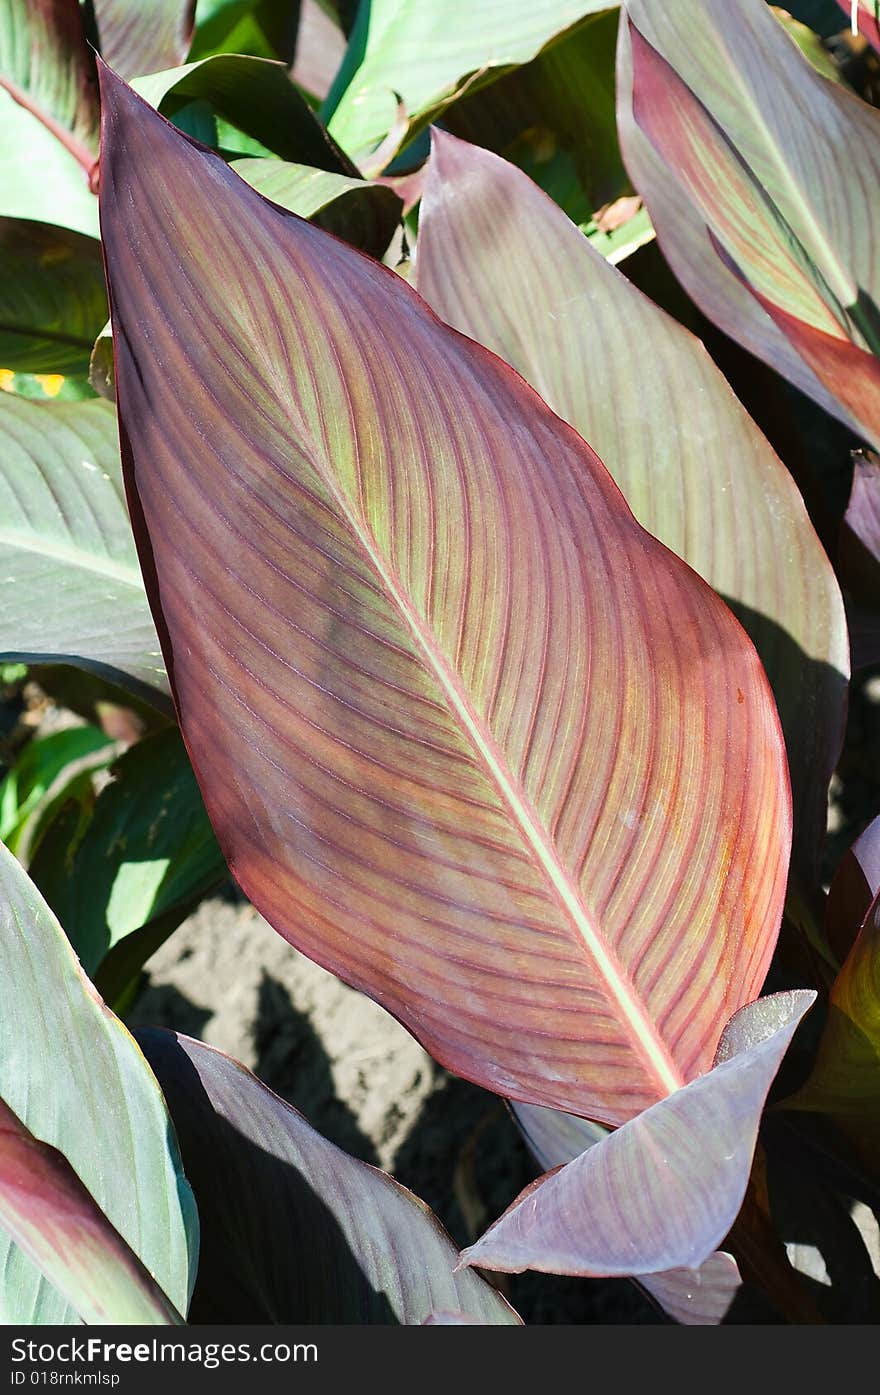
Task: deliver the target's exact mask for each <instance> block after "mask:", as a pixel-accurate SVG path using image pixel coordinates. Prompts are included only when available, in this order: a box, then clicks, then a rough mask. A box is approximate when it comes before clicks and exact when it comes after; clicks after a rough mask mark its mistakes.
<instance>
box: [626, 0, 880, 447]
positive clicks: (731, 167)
mask: <svg viewBox="0 0 880 1395" xmlns="http://www.w3.org/2000/svg"><path fill="white" fill-rule="evenodd" d="M627 15H628V23H626V24H622V25H621V28H620V44H619V52H618V123H619V128H620V134H621V143H622V148H623V153H624V158H625V159H626V162H627V166H628V168H629V171H630V174H631V176H632V178H633V180H634V182H635V184H636V187H637V188H638V189H639V191H640V192H641V193H642V195H643V196H644V198H645V200H646V202H647V204H648V208H649V210H650V212H651V216H652V219H653V221H654V225H655V227H656V229H657V235H658V238H659V240H660V245H661V247H662V248H663V250H664V252H665V254H666V257H667V259H668V260H669V262H670V264H671V265H672V267H673V270H674V271H675V272H676V275H677V276H678V277H679V279H680V280H681V281H682V283H683V284H684V286H685V288H686V289H687V290H688V292H689V293H690V294H691V295H692V296H693V298H694V299H695V300H696V302H697V304H698V305H699V306H700V307H701V309H702V310H703V311H704V312H705V313H706V314H707V315H708V316H709V317H710V318H711V319H713V320H715V322H716V323H717V324H719V325H720V326H721V328H722V329H724V330H725V331H726V332H727V333H728V334H731V335H732V336H733V337H734V338H736V339H738V340H739V341H740V342H741V343H743V344H745V346H746V347H747V348H749V349H751V350H752V352H754V353H756V354H758V355H759V356H760V357H762V358H764V359H765V360H766V361H767V362H768V363H770V364H771V366H772V367H774V368H776V369H777V370H778V371H779V372H780V373H783V374H784V375H785V376H786V377H788V378H790V379H791V380H792V382H794V383H796V384H797V386H798V387H800V388H801V389H802V390H803V391H805V392H807V393H809V394H811V395H812V396H814V397H815V398H816V399H817V400H818V401H819V402H821V403H822V405H823V406H825V407H826V408H828V410H830V411H832V412H834V413H835V414H836V415H838V416H839V417H841V419H842V420H844V421H846V422H848V423H850V424H852V425H853V426H855V427H856V429H858V430H860V431H861V432H862V433H863V434H864V433H867V434H868V435H869V436H870V435H873V436H874V437H875V438H876V436H877V433H878V432H880V420H878V415H877V409H876V405H875V406H872V405H871V394H870V392H869V391H868V388H869V386H870V383H871V382H872V381H875V379H874V377H873V375H874V373H875V371H876V370H875V367H874V366H873V365H872V360H871V358H870V356H869V355H868V354H867V352H866V350H869V349H873V350H874V351H875V352H876V350H877V349H878V346H880V317H878V311H877V304H876V300H877V297H878V294H880V242H878V239H877V237H876V235H875V228H874V224H875V222H876V208H877V190H878V188H880V139H878V137H880V114H878V113H877V112H876V111H875V110H873V109H872V108H871V107H868V106H867V105H866V104H865V103H864V102H861V101H860V100H859V99H858V98H857V97H855V96H853V95H852V94H851V93H849V92H847V91H846V90H845V89H844V88H843V87H841V86H840V85H838V84H834V83H830V82H828V81H827V80H825V79H824V78H822V77H820V76H819V75H818V74H817V73H816V72H814V71H813V69H812V68H811V67H810V65H809V64H808V63H807V61H806V60H805V59H804V58H803V56H802V55H801V53H800V52H799V50H798V48H797V47H796V45H794V44H793V43H791V41H790V39H789V38H788V36H787V35H786V34H785V32H784V31H783V30H782V28H781V27H780V26H779V25H778V24H777V23H776V21H775V20H774V19H773V17H772V15H771V14H770V12H769V10H768V8H767V6H766V5H765V4H763V3H761V0H706V3H704V4H701V5H692V6H691V5H687V6H685V5H682V6H669V5H665V4H663V5H661V4H660V3H658V0H632V3H631V4H629V5H628V6H627ZM854 150H857V151H858V152H859V154H858V158H857V159H853V158H852V152H853V151H854ZM856 373H858V374H861V375H863V379H864V381H863V383H862V384H861V386H860V385H859V384H857V383H856V382H854V374H856Z"/></svg>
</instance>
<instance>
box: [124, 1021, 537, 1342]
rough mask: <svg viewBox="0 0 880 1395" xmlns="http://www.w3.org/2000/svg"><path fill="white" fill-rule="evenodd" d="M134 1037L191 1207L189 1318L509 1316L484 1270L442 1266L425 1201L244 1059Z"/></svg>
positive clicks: (449, 1262)
mask: <svg viewBox="0 0 880 1395" xmlns="http://www.w3.org/2000/svg"><path fill="white" fill-rule="evenodd" d="M139 1041H140V1044H141V1046H142V1047H143V1050H144V1053H145V1054H146V1057H147V1060H148V1061H149V1062H150V1065H151V1066H152V1067H153V1070H154V1071H155V1072H156V1075H157V1077H158V1079H159V1083H160V1085H161V1086H162V1089H163V1091H164V1094H165V1098H166V1099H167V1101H168V1105H169V1108H170V1110H171V1115H172V1118H173V1119H174V1122H175V1125H176V1127H177V1133H178V1137H179V1139H180V1145H181V1150H182V1152H183V1160H184V1166H185V1168H186V1173H187V1177H188V1178H189V1180H190V1182H191V1183H192V1186H193V1190H194V1192H195V1195H196V1200H197V1202H198V1207H199V1218H200V1222H201V1237H202V1241H201V1264H200V1269H199V1276H198V1279H197V1282H196V1289H195V1292H194V1294H193V1303H192V1307H191V1309H190V1316H191V1320H193V1321H195V1322H215V1323H216V1322H273V1323H278V1322H281V1323H285V1322H293V1323H301V1322H305V1323H308V1322H322V1323H327V1322H336V1323H353V1322H358V1323H362V1322H369V1323H394V1322H400V1323H406V1324H413V1323H420V1322H422V1321H423V1320H425V1319H426V1318H427V1317H428V1315H429V1314H430V1313H431V1312H432V1311H434V1310H440V1311H449V1310H451V1311H453V1312H456V1313H465V1314H467V1317H468V1319H469V1320H475V1321H477V1322H481V1323H515V1322H517V1320H518V1319H517V1317H516V1314H515V1313H514V1312H513V1311H512V1310H511V1308H510V1307H509V1306H508V1304H507V1303H506V1302H505V1301H504V1299H503V1298H502V1297H501V1296H500V1295H499V1294H498V1293H496V1292H495V1290H494V1289H493V1288H490V1286H489V1285H488V1284H487V1283H486V1282H485V1280H484V1279H481V1278H479V1277H478V1276H477V1275H476V1274H468V1275H467V1276H465V1275H463V1274H456V1273H454V1268H455V1263H456V1259H457V1253H456V1250H455V1246H454V1245H453V1243H452V1241H451V1240H450V1239H449V1236H448V1235H447V1234H446V1233H445V1231H444V1230H443V1228H442V1226H441V1225H440V1224H439V1222H438V1221H437V1220H436V1218H435V1217H434V1216H433V1214H432V1213H431V1211H429V1209H428V1207H427V1206H425V1204H424V1202H421V1201H419V1200H418V1198H417V1197H415V1196H413V1195H412V1193H411V1192H408V1191H407V1190H406V1188H405V1187H402V1186H400V1184H399V1183H397V1182H395V1181H394V1179H393V1178H392V1177H389V1176H388V1175H387V1174H386V1173H384V1172H380V1171H379V1170H378V1168H375V1167H369V1166H368V1165H367V1164H366V1163H362V1162H359V1161H358V1160H357V1159H356V1158H351V1157H349V1156H348V1154H347V1153H344V1152H343V1151H342V1149H341V1148H337V1147H336V1146H335V1144H333V1143H330V1142H328V1140H327V1139H326V1138H322V1137H321V1135H320V1134H319V1133H316V1132H315V1130H314V1129H313V1128H312V1127H311V1125H310V1124H309V1123H308V1122H307V1121H306V1120H305V1119H304V1118H303V1116H302V1115H301V1114H300V1113H299V1112H298V1111H297V1110H296V1109H294V1108H293V1107H292V1106H291V1105H289V1104H286V1103H285V1101H284V1100H282V1099H279V1098H278V1096H277V1095H274V1094H273V1093H272V1091H271V1090H268V1089H267V1088H266V1086H265V1085H263V1084H261V1083H260V1081H259V1080H257V1078H256V1077H255V1076H253V1075H251V1073H250V1071H248V1070H245V1068H244V1066H242V1065H239V1063H238V1062H237V1061H233V1060H231V1059H230V1057H228V1056H225V1055H223V1053H222V1052H220V1051H215V1050H212V1049H211V1048H210V1047H207V1046H203V1045H202V1044H201V1042H197V1041H191V1040H190V1038H189V1037H183V1036H178V1035H176V1034H175V1033H173V1032H161V1031H155V1030H147V1031H142V1032H141V1033H139ZM465 1277H466V1281H465V1282H462V1280H463V1279H465Z"/></svg>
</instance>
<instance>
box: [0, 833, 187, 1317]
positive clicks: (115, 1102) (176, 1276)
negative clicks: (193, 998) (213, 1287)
mask: <svg viewBox="0 0 880 1395" xmlns="http://www.w3.org/2000/svg"><path fill="white" fill-rule="evenodd" d="M0 892H2V895H0V985H2V989H0V993H2V1011H0V1097H2V1099H4V1100H5V1101H6V1103H7V1104H8V1106H9V1108H10V1109H12V1110H13V1111H14V1113H15V1114H16V1115H17V1116H18V1117H19V1119H20V1120H21V1121H22V1122H23V1123H24V1124H25V1126H26V1127H27V1129H28V1130H29V1131H30V1132H31V1133H32V1134H34V1135H35V1136H36V1138H38V1139H41V1140H42V1141H43V1142H44V1143H46V1144H48V1145H49V1146H50V1147H52V1148H57V1149H58V1150H59V1152H61V1153H63V1154H64V1156H65V1158H66V1159H67V1160H68V1162H69V1163H70V1165H71V1167H72V1168H73V1169H74V1171H75V1172H76V1174H77V1175H78V1177H79V1178H80V1181H81V1182H82V1183H83V1185H84V1186H85V1187H86V1189H87V1190H88V1191H89V1192H90V1193H91V1195H92V1197H93V1198H94V1200H95V1202H96V1203H97V1205H98V1206H99V1207H100V1208H101V1210H102V1211H103V1212H104V1214H105V1215H106V1217H107V1219H108V1220H109V1221H110V1223H111V1224H112V1225H113V1226H115V1227H116V1229H117V1230H118V1231H119V1233H120V1235H121V1236H122V1238H123V1239H124V1240H125V1242H126V1243H127V1244H128V1245H130V1246H131V1248H132V1250H134V1252H135V1254H136V1255H137V1256H138V1257H139V1258H140V1259H141V1261H142V1262H143V1263H144V1265H145V1266H146V1268H147V1270H148V1271H149V1272H150V1273H151V1274H152V1275H153V1277H154V1278H155V1280H156V1282H157V1283H158V1284H159V1286H160V1288H161V1289H162V1290H163V1291H164V1292H165V1293H166V1294H167V1295H168V1297H169V1298H170V1300H171V1302H172V1303H173V1304H174V1305H175V1307H176V1308H178V1309H179V1310H180V1311H181V1312H186V1309H187V1304H188V1298H189V1291H190V1285H191V1281H192V1279H193V1277H194V1273H195V1260H196V1251H197V1219H196V1213H195V1207H194V1203H193V1200H192V1195H191V1193H190V1190H189V1187H188V1185H187V1183H186V1181H185V1179H184V1176H183V1172H182V1168H181V1164H180V1158H179V1155H178V1152H177V1146H176V1143H175V1141H174V1139H173V1135H172V1133H171V1126H170V1121H169V1118H168V1114H167V1111H166V1108H165V1102H164V1100H163V1098H162V1094H161V1091H160V1090H159V1087H158V1085H157V1084H156V1081H155V1079H154V1077H153V1075H152V1073H151V1072H150V1070H149V1068H148V1067H147V1064H146V1062H145V1061H144V1058H143V1056H142V1055H141V1053H140V1051H139V1050H138V1048H137V1046H136V1045H135V1043H134V1041H133V1040H132V1038H131V1037H130V1036H129V1034H128V1032H127V1031H126V1030H125V1028H124V1027H123V1026H122V1023H121V1022H119V1021H118V1020H117V1019H116V1018H115V1017H114V1016H113V1014H112V1013H111V1012H110V1011H109V1010H108V1009H107V1008H106V1007H105V1006H104V1004H103V1003H102V1002H101V1000H100V999H99V998H98V996H97V994H96V993H95V990H94V988H93V987H92V985H91V984H90V983H89V981H88V979H87V978H86V976H85V974H84V973H83V971H82V969H81V968H80V966H79V963H78V961H77V959H76V956H75V955H74V953H73V951H72V949H71V948H70V945H69V943H68V941H67V939H66V938H65V936H64V932H63V931H62V929H61V927H60V926H59V924H58V922H57V921H56V919H55V917H54V916H53V915H52V913H51V911H50V910H49V908H48V907H47V906H46V904H45V902H44V901H43V899H42V897H41V896H40V894H39V892H38V891H37V889H36V887H35V886H34V885H33V883H32V882H31V881H30V880H29V878H28V877H27V875H26V873H25V872H24V871H23V870H22V868H21V867H20V866H19V864H18V862H17V861H16V860H15V858H14V857H13V855H12V854H11V853H10V852H8V851H7V850H6V849H5V848H3V847H2V846H0ZM0 1275H2V1281H0V1312H2V1315H3V1318H4V1320H5V1321H6V1322H10V1323H24V1324H32V1323H59V1322H70V1321H72V1320H73V1316H74V1315H73V1313H72V1311H71V1309H70V1307H69V1306H68V1304H67V1303H66V1301H65V1300H64V1299H63V1298H62V1297H61V1296H60V1295H59V1294H58V1293H57V1292H56V1291H55V1290H54V1288H53V1287H52V1286H51V1285H50V1284H47V1283H46V1281H45V1280H44V1279H43V1278H42V1277H41V1275H40V1272H39V1270H38V1269H37V1267H36V1266H35V1265H34V1263H33V1261H32V1260H31V1259H30V1258H29V1257H28V1256H27V1255H26V1254H24V1253H23V1252H22V1251H21V1249H19V1248H18V1246H16V1245H15V1244H14V1243H13V1241H12V1240H11V1239H10V1238H9V1237H8V1235H6V1234H5V1233H4V1232H2V1231H0Z"/></svg>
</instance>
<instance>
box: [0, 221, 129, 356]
mask: <svg viewBox="0 0 880 1395" xmlns="http://www.w3.org/2000/svg"><path fill="white" fill-rule="evenodd" d="M0 257H2V260H3V280H2V282H0V364H2V365H3V367H4V368H11V369H13V370H15V371H16V372H19V373H86V372H88V367H89V355H90V354H91V351H92V344H93V343H94V341H95V338H96V337H97V335H98V333H99V332H100V329H101V326H102V325H103V324H104V323H105V321H106V319H107V295H106V292H105V290H104V267H103V263H102V261H101V248H100V246H99V244H98V243H97V242H96V241H95V239H94V238H92V237H84V236H83V235H82V233H77V232H73V231H72V230H71V229H69V228H59V227H53V226H51V225H50V224H48V223H35V222H32V221H30V220H28V219H24V218H0Z"/></svg>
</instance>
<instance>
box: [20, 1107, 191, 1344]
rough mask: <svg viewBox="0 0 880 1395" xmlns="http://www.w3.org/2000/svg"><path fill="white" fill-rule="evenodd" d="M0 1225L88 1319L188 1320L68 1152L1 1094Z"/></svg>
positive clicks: (134, 1321)
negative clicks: (36, 1131)
mask: <svg viewBox="0 0 880 1395" xmlns="http://www.w3.org/2000/svg"><path fill="white" fill-rule="evenodd" d="M0 1224H2V1226H3V1228H4V1229H5V1230H6V1231H7V1232H8V1233H9V1234H10V1235H11V1236H12V1238H13V1240H14V1241H15V1242H16V1244H17V1245H19V1246H20V1248H21V1250H22V1252H23V1253H24V1254H26V1255H27V1256H28V1257H29V1258H30V1259H31V1260H32V1261H33V1262H34V1264H35V1265H36V1266H37V1268H38V1269H39V1270H40V1272H41V1273H42V1274H43V1275H44V1276H45V1277H46V1278H47V1279H48V1280H49V1281H50V1283H51V1284H52V1285H53V1287H54V1288H55V1289H56V1290H57V1292H58V1293H59V1294H61V1295H62V1296H63V1297H64V1298H66V1299H67V1301H68V1302H69V1303H70V1305H71V1307H73V1308H74V1309H75V1310H76V1312H78V1313H79V1315H80V1317H81V1318H82V1319H83V1321H85V1322H92V1323H95V1322H97V1323H110V1322H112V1323H149V1324H174V1323H182V1322H183V1319H182V1317H181V1316H180V1314H179V1313H178V1312H177V1310H176V1309H175V1307H174V1306H173V1304H172V1303H171V1302H170V1301H169V1299H168V1298H167V1297H166V1295H165V1294H164V1293H163V1292H162V1290H161V1289H160V1288H159V1285H158V1284H157V1283H156V1281H155V1279H154V1278H153V1277H152V1275H151V1274H150V1273H149V1272H148V1270H147V1269H145V1268H144V1266H143V1264H142V1263H141V1261H140V1260H139V1259H138V1257H137V1255H135V1254H134V1253H133V1252H132V1250H131V1249H130V1248H129V1247H128V1245H127V1244H126V1243H125V1241H124V1240H123V1238H122V1236H121V1235H120V1234H119V1231H118V1230H117V1229H116V1228H115V1226H113V1225H111V1224H110V1222H109V1221H108V1219H107V1217H106V1216H105V1215H104V1213H103V1211H102V1210H101V1208H100V1207H99V1206H98V1204H97V1202H96V1201H95V1200H94V1198H93V1197H92V1196H90V1194H89V1193H88V1191H87V1190H86V1188H85V1187H84V1186H83V1184H82V1182H81V1181H80V1179H79V1177H78V1176H77V1174H76V1173H75V1172H74V1170H73V1168H72V1167H71V1166H70V1163H69V1162H68V1161H67V1159H66V1158H65V1156H64V1154H63V1153H59V1151H58V1149H57V1148H51V1147H50V1146H49V1145H48V1144H46V1143H41V1142H39V1140H38V1139H36V1138H34V1136H33V1134H32V1133H31V1132H30V1130H29V1129H27V1128H26V1127H25V1125H24V1124H23V1123H22V1121H21V1120H20V1119H19V1117H18V1115H17V1114H14V1113H13V1111H12V1110H11V1109H10V1108H9V1106H8V1105H7V1104H6V1103H5V1102H4V1101H3V1100H2V1099H0Z"/></svg>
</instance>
